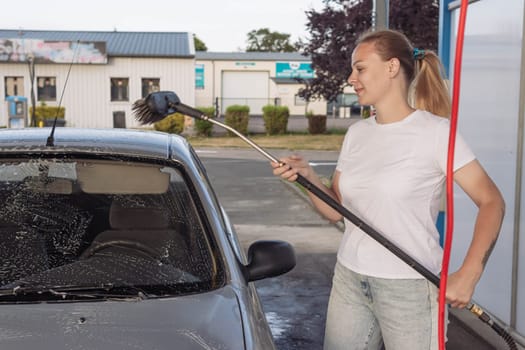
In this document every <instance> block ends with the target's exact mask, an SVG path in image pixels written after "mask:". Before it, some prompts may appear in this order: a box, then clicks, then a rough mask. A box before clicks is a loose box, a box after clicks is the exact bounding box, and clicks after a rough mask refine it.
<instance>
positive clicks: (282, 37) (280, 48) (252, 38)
mask: <svg viewBox="0 0 525 350" xmlns="http://www.w3.org/2000/svg"><path fill="white" fill-rule="evenodd" d="M247 36H248V39H247V40H246V41H247V43H248V46H247V47H246V51H247V52H253V51H257V52H294V51H297V48H296V47H295V46H294V45H292V44H291V43H290V34H286V33H279V32H271V31H270V29H268V28H261V29H258V30H252V31H251V32H249V33H248V34H247Z"/></svg>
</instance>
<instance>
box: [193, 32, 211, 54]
mask: <svg viewBox="0 0 525 350" xmlns="http://www.w3.org/2000/svg"><path fill="white" fill-rule="evenodd" d="M193 45H195V51H208V48H207V47H206V44H205V43H204V41H202V40H201V39H199V38H197V35H195V34H193Z"/></svg>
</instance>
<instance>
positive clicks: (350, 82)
mask: <svg viewBox="0 0 525 350" xmlns="http://www.w3.org/2000/svg"><path fill="white" fill-rule="evenodd" d="M353 74H354V72H352V74H350V75H349V76H348V79H347V80H346V81H347V82H348V84H350V85H352V86H354V84H355V83H356V82H357V80H356V79H355V77H352V75H353Z"/></svg>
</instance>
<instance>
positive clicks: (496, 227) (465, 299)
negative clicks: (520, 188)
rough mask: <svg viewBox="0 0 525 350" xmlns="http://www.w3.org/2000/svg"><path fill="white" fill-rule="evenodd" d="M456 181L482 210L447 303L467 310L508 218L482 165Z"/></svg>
mask: <svg viewBox="0 0 525 350" xmlns="http://www.w3.org/2000/svg"><path fill="white" fill-rule="evenodd" d="M454 181H455V182H456V183H457V184H458V185H459V186H460V187H461V188H462V189H463V190H464V191H465V193H467V195H468V196H469V197H470V198H471V199H472V201H473V202H474V203H475V204H476V206H477V207H478V208H479V210H478V215H477V217H476V223H475V226H474V234H473V237H472V241H471V243H470V247H469V249H468V251H467V254H466V256H465V259H464V261H463V264H462V265H461V267H460V268H459V270H458V271H456V272H454V273H453V274H451V275H450V277H449V279H448V285H447V295H446V297H447V302H448V303H450V304H451V306H453V307H460V308H463V307H465V306H466V305H467V304H468V303H469V302H470V299H471V298H472V294H474V288H475V287H476V284H477V283H478V281H479V279H480V278H481V274H482V273H483V270H484V268H485V265H486V263H487V260H488V259H489V256H490V254H491V252H492V250H493V249H494V246H495V245H496V240H497V239H498V235H499V232H500V229H501V224H502V221H503V217H504V215H505V202H504V200H503V197H502V195H501V193H500V191H499V189H498V188H497V187H496V185H495V184H494V182H493V181H492V179H491V178H490V177H489V176H488V174H487V173H486V172H485V170H484V169H483V167H482V166H481V164H480V163H479V162H478V161H477V160H474V161H472V162H470V163H468V164H467V165H465V166H464V167H462V168H461V169H459V170H457V171H456V172H455V173H454Z"/></svg>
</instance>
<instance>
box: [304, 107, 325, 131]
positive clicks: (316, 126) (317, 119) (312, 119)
mask: <svg viewBox="0 0 525 350" xmlns="http://www.w3.org/2000/svg"><path fill="white" fill-rule="evenodd" d="M306 117H307V118H308V132H309V133H310V134H312V135H315V134H324V133H326V115H322V114H313V113H312V112H308V113H307V114H306Z"/></svg>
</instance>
